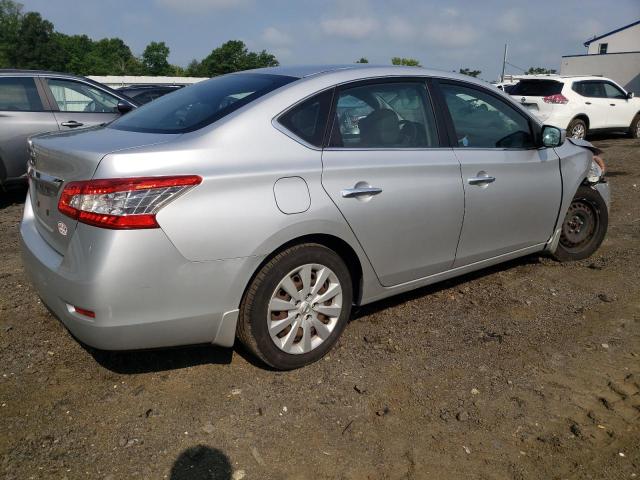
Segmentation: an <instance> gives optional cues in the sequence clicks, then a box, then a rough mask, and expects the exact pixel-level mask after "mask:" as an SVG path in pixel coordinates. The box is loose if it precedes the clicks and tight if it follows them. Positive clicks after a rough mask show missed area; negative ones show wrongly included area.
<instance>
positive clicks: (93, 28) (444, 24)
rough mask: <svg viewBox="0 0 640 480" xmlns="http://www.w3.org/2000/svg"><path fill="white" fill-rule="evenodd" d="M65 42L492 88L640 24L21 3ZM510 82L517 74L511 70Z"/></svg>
mask: <svg viewBox="0 0 640 480" xmlns="http://www.w3.org/2000/svg"><path fill="white" fill-rule="evenodd" d="M19 1H20V3H22V4H23V5H24V7H25V11H38V12H40V13H41V14H42V16H43V17H45V18H47V19H48V20H50V21H51V22H53V24H54V25H55V27H56V29H57V30H58V31H61V32H63V33H67V34H82V33H84V34H87V35H88V36H89V37H91V38H93V39H100V38H104V37H120V38H122V39H123V40H124V41H125V42H126V43H127V44H128V45H129V46H130V47H131V49H132V50H133V53H134V54H136V55H140V54H141V53H142V51H143V50H144V47H145V46H146V45H147V44H148V43H149V42H151V41H164V42H165V43H166V44H167V46H168V47H169V48H170V49H171V54H170V56H169V60H170V62H171V63H174V64H177V65H181V66H186V65H187V64H188V63H189V61H191V60H192V59H194V58H196V59H202V58H203V57H205V56H206V55H208V54H209V52H211V50H212V49H213V48H215V47H217V46H219V45H220V44H221V43H223V42H225V41H227V40H236V39H237V40H243V41H244V42H245V43H246V44H247V46H248V47H249V49H250V50H263V49H266V50H267V51H269V52H271V53H274V54H275V55H276V57H277V58H278V60H279V61H280V63H281V64H283V65H293V64H320V63H334V64H335V63H352V62H354V61H355V60H357V59H359V58H360V57H366V58H368V59H369V61H370V62H371V63H376V64H389V63H390V59H391V57H395V56H398V57H412V58H416V59H418V60H419V61H420V62H421V64H422V65H423V66H425V67H429V68H435V69H439V70H449V71H451V70H456V71H457V70H458V69H459V68H465V67H466V68H471V69H477V70H481V71H482V74H481V75H480V76H481V77H482V78H484V79H485V80H489V81H491V80H495V79H497V78H498V77H499V75H500V71H501V69H502V54H503V49H504V45H505V43H507V44H508V45H509V53H508V59H507V60H508V61H509V62H510V63H512V64H513V65H515V66H518V67H520V68H524V69H527V68H529V67H531V66H541V67H547V68H556V69H559V65H560V57H561V56H562V55H572V54H582V53H586V48H585V47H583V45H582V44H583V43H584V42H585V41H586V40H588V39H589V38H592V37H593V36H594V35H601V34H603V33H607V32H609V31H611V30H614V29H616V28H619V27H621V26H624V25H627V24H629V23H632V22H634V21H636V20H638V19H640V0H533V1H531V0H529V1H527V0H511V1H497V0H480V1H470V0H467V1H462V0H458V1H456V0H452V1H435V0H325V1H322V0H315V1H314V0H106V1H105V0H19ZM507 73H514V74H517V73H521V71H520V70H518V69H517V68H515V67H513V66H507Z"/></svg>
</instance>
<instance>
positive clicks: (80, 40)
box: [0, 0, 279, 77]
mask: <svg viewBox="0 0 640 480" xmlns="http://www.w3.org/2000/svg"><path fill="white" fill-rule="evenodd" d="M169 53H170V50H169V47H168V46H167V45H166V44H165V43H164V42H151V43H149V44H148V45H147V46H146V48H145V49H144V51H143V52H142V55H141V56H136V55H134V54H133V52H132V51H131V48H129V46H128V45H127V44H126V43H125V42H124V41H123V40H122V39H120V38H103V39H101V40H93V39H91V38H89V37H88V36H87V35H66V34H64V33H61V32H58V31H56V30H55V28H54V25H53V23H51V22H50V21H49V20H47V19H45V18H42V16H41V15H40V14H39V13H38V12H24V11H23V6H22V5H21V4H19V3H17V2H14V1H13V0H0V68H24V69H37V70H55V71H60V72H68V73H74V74H76V75H168V76H174V75H175V76H191V77H213V76H216V75H222V74H225V73H230V72H236V71H238V70H248V69H252V68H260V67H274V66H277V65H279V62H278V59H277V58H276V57H275V56H274V55H273V54H271V53H269V52H267V51H266V50H262V51H260V52H251V51H249V50H248V48H247V46H246V45H245V44H244V42H242V41H240V40H230V41H228V42H225V43H223V44H222V45H220V46H219V47H217V48H214V49H213V50H212V51H211V53H210V54H209V55H207V56H206V57H205V58H203V59H202V60H196V59H194V60H192V61H191V63H189V65H188V66H187V67H186V68H182V67H180V66H177V65H171V64H170V63H169V60H168V58H169Z"/></svg>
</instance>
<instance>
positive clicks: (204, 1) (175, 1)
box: [156, 0, 250, 13]
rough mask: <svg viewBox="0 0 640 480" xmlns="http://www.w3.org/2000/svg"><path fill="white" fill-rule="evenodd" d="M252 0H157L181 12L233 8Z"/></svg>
mask: <svg viewBox="0 0 640 480" xmlns="http://www.w3.org/2000/svg"><path fill="white" fill-rule="evenodd" d="M249 2H250V0H156V4H157V5H159V6H161V7H166V8H170V9H171V10H175V11H178V12H181V13H201V12H206V11H210V10H223V9H233V8H237V7H242V6H245V5H247V4H248V3H249Z"/></svg>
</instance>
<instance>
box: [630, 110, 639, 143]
mask: <svg viewBox="0 0 640 480" xmlns="http://www.w3.org/2000/svg"><path fill="white" fill-rule="evenodd" d="M629 135H630V136H631V138H640V113H639V114H637V115H636V116H635V117H634V118H633V120H632V121H631V126H630V127H629Z"/></svg>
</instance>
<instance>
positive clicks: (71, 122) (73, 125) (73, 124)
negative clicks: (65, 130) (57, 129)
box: [60, 120, 83, 128]
mask: <svg viewBox="0 0 640 480" xmlns="http://www.w3.org/2000/svg"><path fill="white" fill-rule="evenodd" d="M60 125H62V126H63V127H69V128H76V127H81V126H82V125H83V124H82V123H80V122H76V121H75V120H69V121H68V122H62V123H61V124H60Z"/></svg>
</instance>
